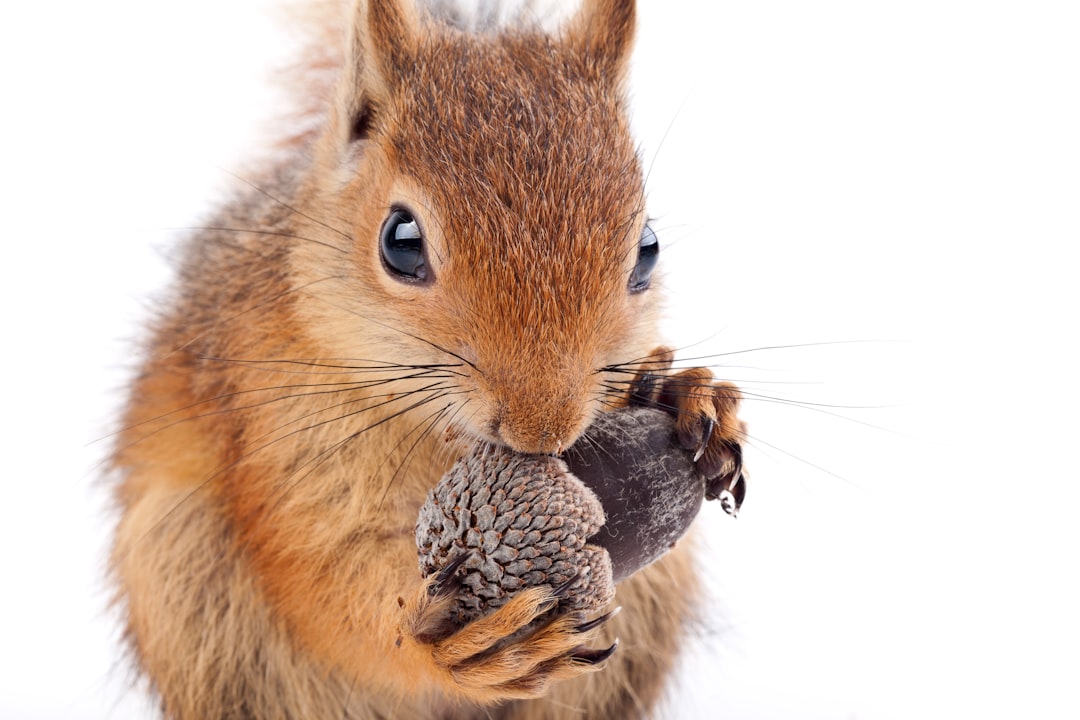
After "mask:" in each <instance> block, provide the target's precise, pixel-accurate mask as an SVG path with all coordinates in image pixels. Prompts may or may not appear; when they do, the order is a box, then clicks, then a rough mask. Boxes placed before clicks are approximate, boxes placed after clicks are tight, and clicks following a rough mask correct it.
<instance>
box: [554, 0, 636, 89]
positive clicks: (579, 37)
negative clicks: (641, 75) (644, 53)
mask: <svg viewBox="0 0 1080 720" xmlns="http://www.w3.org/2000/svg"><path fill="white" fill-rule="evenodd" d="M635 16H636V12H635V2H634V0H582V3H581V8H580V9H579V10H578V12H577V14H576V15H575V16H574V17H573V18H572V19H571V20H570V24H569V26H568V27H567V36H566V37H567V41H568V42H569V44H570V45H571V46H572V47H574V48H576V49H577V50H578V52H579V53H581V54H582V55H583V56H584V57H585V58H586V61H587V62H588V63H589V65H590V66H592V67H595V68H596V69H597V70H598V71H599V72H600V74H601V75H602V76H603V77H604V78H605V79H607V80H608V81H609V82H611V83H612V84H613V85H621V84H622V83H623V81H624V80H625V79H626V74H627V69H628V66H629V61H630V50H631V48H632V47H633V45H634V29H635Z"/></svg>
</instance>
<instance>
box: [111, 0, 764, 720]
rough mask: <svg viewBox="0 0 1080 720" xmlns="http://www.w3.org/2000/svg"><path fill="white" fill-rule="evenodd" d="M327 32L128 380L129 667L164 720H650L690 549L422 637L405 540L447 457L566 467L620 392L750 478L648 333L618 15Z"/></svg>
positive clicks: (668, 666) (735, 430) (389, 19)
mask: <svg viewBox="0 0 1080 720" xmlns="http://www.w3.org/2000/svg"><path fill="white" fill-rule="evenodd" d="M339 23H340V24H339V26H338V27H339V28H341V26H342V25H343V26H344V30H345V32H344V33H343V40H342V42H343V43H344V45H343V46H342V49H341V52H342V59H341V63H340V66H339V67H338V69H337V70H336V72H335V73H333V77H334V80H333V88H332V91H331V92H327V93H326V95H327V97H326V99H325V108H324V109H323V111H322V112H321V114H320V116H319V117H320V118H321V120H320V122H319V123H317V124H313V125H312V126H311V127H310V128H306V129H305V130H304V131H303V132H299V133H297V135H296V136H295V137H293V138H291V139H290V140H289V142H288V143H287V144H286V147H285V153H284V154H283V158H282V160H281V161H280V162H278V163H276V164H275V165H273V166H272V167H269V168H268V169H265V170H264V171H261V173H260V174H259V175H258V176H257V177H253V178H252V179H251V181H250V183H249V186H248V187H247V188H245V189H244V190H243V191H241V192H239V193H238V194H237V197H235V198H234V199H231V200H229V201H228V202H226V203H225V204H224V205H223V206H222V207H221V208H220V209H219V210H218V211H217V215H216V216H214V217H213V219H211V220H210V221H209V222H208V223H206V224H205V227H203V228H201V229H200V230H198V231H197V232H195V233H193V234H192V235H191V236H190V237H189V238H187V239H186V244H185V245H184V247H183V255H182V256H181V262H180V266H179V269H178V274H177V280H176V282H175V285H174V288H173V290H172V293H171V295H170V296H168V302H167V303H166V304H165V305H164V307H163V309H162V310H161V311H160V313H159V314H158V315H157V316H156V318H155V319H154V320H153V321H152V326H151V328H150V329H149V333H148V339H147V341H146V344H145V347H144V348H143V356H142V357H143V359H142V360H141V363H142V364H141V368H140V370H139V372H138V373H137V376H136V377H135V378H134V379H133V381H132V384H131V388H130V396H129V399H128V401H127V405H126V408H125V410H124V413H123V415H122V418H121V423H122V427H123V428H124V429H123V430H122V431H120V433H119V434H118V440H117V442H116V448H115V450H114V452H113V456H112V460H111V467H112V471H113V472H114V474H115V475H116V477H117V480H116V484H115V500H116V505H117V515H118V521H117V527H116V530H115V538H114V544H113V549H112V552H111V558H110V568H111V570H110V572H111V577H112V582H113V584H114V586H115V588H116V605H117V607H118V609H119V612H120V614H122V616H123V624H124V635H125V639H126V643H127V646H128V647H129V650H130V654H131V657H132V660H133V664H134V665H135V666H136V668H137V670H138V672H139V673H140V675H141V676H142V677H143V678H145V680H146V681H147V682H148V684H149V687H150V689H151V691H152V692H153V693H154V695H155V697H156V698H157V702H158V703H159V705H160V709H161V712H162V714H163V715H164V716H165V717H167V718H177V719H183V720H190V719H198V720H205V719H207V718H258V719H259V720H272V719H276V718H451V717H453V718H524V719H539V718H561V717H566V716H567V715H568V713H576V714H577V715H578V716H580V717H586V718H590V719H597V718H632V717H647V716H648V715H649V714H650V712H652V710H653V709H654V708H655V706H656V705H657V703H658V701H659V699H660V698H661V696H662V694H663V689H664V687H665V683H666V681H667V680H668V678H669V676H670V674H671V672H672V668H673V665H674V662H675V660H676V658H677V657H678V652H679V648H680V645H681V644H682V641H683V639H684V638H685V637H686V633H687V632H689V631H690V629H691V628H692V626H693V622H694V619H695V617H696V613H697V611H698V610H697V609H698V608H699V607H700V603H701V590H700V587H699V582H698V571H697V569H696V565H695V559H694V550H693V543H691V542H680V543H679V544H678V545H677V546H676V547H675V548H674V549H673V550H672V551H671V552H669V553H668V554H667V555H665V556H664V558H663V559H661V560H660V561H658V562H656V563H654V564H653V565H651V566H649V567H647V568H645V569H643V570H641V571H640V572H638V573H636V574H634V575H633V576H631V577H629V578H627V579H626V580H624V581H622V582H621V583H620V584H619V585H618V588H617V594H616V599H615V604H616V605H618V606H620V607H621V612H620V613H617V614H616V613H614V612H608V613H605V614H603V615H601V616H599V617H593V618H587V617H584V616H582V615H581V614H579V613H577V612H571V611H565V610H563V609H562V608H561V607H560V604H559V599H560V597H559V588H550V587H534V588H531V589H528V590H525V591H523V592H522V593H520V594H519V595H517V596H515V597H514V599H513V600H512V601H511V602H509V603H507V604H506V605H504V606H503V607H501V608H499V609H498V610H496V611H494V612H493V613H491V614H490V615H488V616H486V617H482V618H480V619H477V620H474V621H472V622H471V623H469V624H467V625H465V626H464V627H462V628H460V629H459V630H456V631H455V632H453V633H452V634H449V635H445V634H441V635H439V634H434V633H432V632H431V629H432V628H435V627H440V626H441V625H442V624H444V622H445V618H444V617H442V614H444V613H445V612H446V608H445V606H444V605H440V604H439V603H438V602H434V601H433V597H434V596H435V593H433V587H432V583H433V582H437V581H438V578H429V579H427V580H425V579H423V578H422V577H421V575H420V573H419V572H418V568H417V550H416V545H415V540H414V525H415V523H416V518H417V511H418V508H419V507H420V505H421V504H422V503H423V501H424V498H425V494H426V493H427V492H428V490H429V489H430V488H431V487H432V486H433V485H434V484H435V482H436V481H437V480H438V478H439V477H440V476H441V475H442V474H443V473H444V472H446V470H447V469H448V468H449V467H450V465H451V464H452V463H453V462H454V461H455V459H456V458H457V457H460V456H461V455H462V454H463V452H464V451H465V449H466V448H467V447H469V446H470V443H473V442H475V441H477V440H478V439H482V440H485V441H488V442H493V443H497V444H501V445H505V446H508V447H510V448H512V449H513V450H515V451H518V452H521V453H547V454H559V453H561V452H562V451H564V450H565V449H566V448H568V447H570V446H571V445H572V444H573V443H575V442H587V437H588V436H587V433H588V428H589V425H590V422H591V421H592V419H593V418H595V417H596V416H597V415H598V414H599V413H602V412H606V411H609V410H611V409H612V408H616V407H621V406H625V405H629V404H634V403H645V404H652V405H655V406H657V407H661V408H664V409H666V410H668V411H669V412H670V413H671V414H672V415H674V416H675V417H676V428H677V433H676V434H677V437H678V441H679V442H680V444H682V445H683V446H684V447H686V448H688V449H693V450H694V451H695V454H696V456H697V460H696V462H697V463H698V466H699V468H700V470H701V471H702V472H703V473H705V475H706V476H707V477H708V478H710V479H712V480H713V481H716V480H717V479H719V480H721V481H724V482H726V483H728V484H732V483H733V482H735V483H737V482H738V481H739V480H740V479H741V478H742V472H743V469H742V454H741V442H742V440H743V438H744V437H745V428H744V426H743V424H742V422H741V421H740V420H739V419H738V406H739V401H740V398H741V396H740V393H739V391H738V389H737V388H736V387H735V386H734V385H732V384H730V383H726V382H720V381H717V380H714V378H713V375H712V372H711V371H710V370H708V369H706V368H690V369H681V370H677V369H674V367H673V352H672V351H671V350H670V349H668V348H666V347H664V346H663V345H662V343H661V342H659V340H658V325H659V319H658V318H659V310H658V308H659V303H660V294H661V285H662V282H661V280H660V278H659V276H656V277H654V273H653V270H654V266H655V265H656V262H657V259H658V252H659V243H658V240H657V237H656V233H655V232H654V231H653V229H652V228H651V226H650V225H649V223H648V218H647V215H646V210H645V192H644V173H643V170H642V166H641V161H640V158H639V156H638V154H637V151H636V148H635V144H634V141H633V139H632V137H631V133H630V129H629V122H628V119H627V97H626V84H627V74H628V62H629V56H630V52H631V47H632V45H633V37H634V31H635V6H634V2H632V0H583V2H582V4H581V6H580V8H578V9H577V10H576V11H575V13H573V14H572V15H571V16H570V17H568V18H567V19H566V21H565V22H564V24H563V25H562V26H561V27H560V28H558V29H557V30H541V29H539V28H537V27H533V26H531V25H528V24H522V25H521V26H520V27H517V26H515V27H509V28H499V29H497V30H486V31H485V30H481V31H475V30H474V31H471V32H470V31H466V30H464V29H462V28H461V27H459V26H457V25H455V24H454V23H451V22H446V21H444V20H441V19H440V18H439V17H437V16H436V15H434V14H432V13H430V12H426V11H424V10H423V9H422V8H419V7H417V6H416V5H415V3H414V1H413V0H359V1H358V2H355V3H354V4H353V6H352V7H351V8H348V9H347V10H346V11H345V14H344V15H343V17H342V18H341V19H340V20H339ZM327 32H328V33H329V32H331V30H330V29H327ZM313 64H315V65H318V64H319V61H315V62H314V63H313ZM316 69H317V70H318V71H320V72H323V71H326V70H327V68H325V67H319V68H316ZM316 85H317V84H315V85H313V87H315V86H316ZM312 102H313V103H315V102H316V101H312ZM526 626H529V627H535V628H536V629H535V631H533V632H530V633H522V632H519V631H520V630H521V629H522V628H524V627H526ZM616 646H617V647H616Z"/></svg>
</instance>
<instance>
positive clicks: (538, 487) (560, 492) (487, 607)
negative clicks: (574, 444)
mask: <svg viewBox="0 0 1080 720" xmlns="http://www.w3.org/2000/svg"><path fill="white" fill-rule="evenodd" d="M603 523H604V509H603V507H602V506H601V504H600V501H599V500H598V499H597V497H596V495H595V494H594V493H593V492H592V491H591V490H589V489H588V488H587V487H585V486H584V485H583V484H582V483H581V481H580V480H578V479H577V478H576V477H574V476H573V475H571V474H570V473H569V472H567V469H566V464H565V463H564V462H563V461H562V460H559V459H558V458H555V457H550V456H547V455H521V454H518V453H515V452H513V451H511V450H509V449H507V448H504V447H498V446H495V445H489V444H486V443H481V444H478V445H477V446H476V447H475V448H474V450H473V452H471V453H470V454H468V455H466V456H465V457H464V458H462V459H461V460H459V461H458V462H457V463H456V464H455V465H454V466H453V467H452V468H451V469H450V470H449V471H448V472H447V473H446V475H444V476H443V478H442V480H440V481H439V483H438V485H436V486H435V488H434V489H433V490H431V491H430V492H429V493H428V497H427V502H426V503H425V504H424V506H423V507H422V508H421V509H420V516H419V519H418V521H417V525H416V545H417V548H418V551H419V559H420V570H421V572H422V573H423V575H424V577H427V576H428V575H431V574H432V573H435V572H438V571H439V570H440V569H441V568H442V567H444V566H445V565H446V564H447V563H449V562H451V561H453V560H455V559H457V558H458V557H459V556H461V555H463V554H465V555H467V558H466V559H465V560H464V562H463V563H462V565H461V569H460V570H458V574H459V576H460V579H461V582H462V588H461V591H460V592H459V593H458V595H457V597H456V598H455V603H456V604H455V608H454V612H455V614H456V616H457V617H456V619H457V621H458V622H459V623H460V624H462V625H464V624H465V623H467V622H469V621H471V620H474V619H476V618H478V617H481V616H483V615H486V614H487V613H489V612H491V611H492V610H495V609H496V608H498V607H500V606H501V605H503V604H504V603H505V602H506V601H507V600H508V599H509V598H510V596H511V595H512V594H513V593H514V592H515V591H516V590H519V589H520V588H523V587H526V586H538V585H550V586H552V587H560V586H563V585H566V584H568V583H569V586H568V591H567V592H566V593H565V595H566V598H567V599H566V601H565V602H564V607H566V608H567V609H572V610H593V609H598V608H601V607H603V606H604V605H606V604H607V603H608V602H610V600H611V598H612V597H613V596H614V594H615V584H614V582H613V581H612V579H611V561H610V559H609V558H608V555H607V552H606V551H604V550H603V549H601V548H599V547H596V546H591V545H589V546H587V545H586V543H585V541H586V539H587V538H589V537H591V536H592V535H595V534H596V532H597V530H599V529H600V526H601V525H603Z"/></svg>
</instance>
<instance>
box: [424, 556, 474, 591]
mask: <svg viewBox="0 0 1080 720" xmlns="http://www.w3.org/2000/svg"><path fill="white" fill-rule="evenodd" d="M468 559H469V553H467V552H464V553H461V554H460V555H458V556H457V557H456V558H454V559H453V560H451V561H450V562H448V563H446V565H444V566H443V567H442V569H441V570H439V572H438V573H436V575H435V579H434V580H432V581H431V584H430V585H428V594H429V595H431V596H432V597H448V596H450V595H453V594H455V593H456V592H457V591H458V589H459V588H460V587H461V580H460V579H458V578H456V577H454V575H455V573H457V571H458V568H459V567H461V566H462V565H463V564H464V563H465V561H466V560H468Z"/></svg>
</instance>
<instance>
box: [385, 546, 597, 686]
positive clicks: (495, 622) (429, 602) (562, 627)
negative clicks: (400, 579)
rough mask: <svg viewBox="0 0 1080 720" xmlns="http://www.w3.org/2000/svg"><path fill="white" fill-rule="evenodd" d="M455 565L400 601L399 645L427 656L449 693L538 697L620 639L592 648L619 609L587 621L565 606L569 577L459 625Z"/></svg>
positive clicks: (587, 668) (593, 663)
mask: <svg viewBox="0 0 1080 720" xmlns="http://www.w3.org/2000/svg"><path fill="white" fill-rule="evenodd" d="M456 570H457V565H456V564H454V563H451V564H449V565H447V567H446V568H444V569H443V571H440V572H439V573H437V574H436V575H433V576H431V577H430V578H429V579H428V581H427V582H426V583H425V585H424V586H423V587H422V588H421V589H420V592H419V593H418V594H417V596H416V597H415V598H413V600H412V601H411V602H406V601H405V600H399V604H400V605H401V607H402V611H403V616H402V622H401V627H400V634H399V637H398V645H399V646H401V645H402V644H405V643H407V644H409V645H410V646H411V647H412V648H413V649H414V650H417V651H419V652H420V653H422V654H423V655H425V656H426V657H427V658H428V659H429V661H430V663H431V665H432V666H433V668H434V670H435V673H436V675H437V676H438V677H440V678H441V679H442V681H443V684H444V686H445V687H446V689H447V691H448V692H450V693H451V694H456V695H459V696H461V697H463V698H464V699H467V700H469V701H471V702H475V703H482V704H489V703H496V702H499V701H502V700H508V699H527V698H535V697H538V696H540V695H542V694H543V693H544V692H545V691H546V690H547V688H548V687H549V686H550V684H551V683H553V682H555V681H557V680H562V679H566V678H572V677H576V676H578V675H582V674H584V673H588V672H592V671H594V670H597V669H598V668H599V666H600V664H601V663H603V662H604V660H606V659H607V658H608V657H610V656H611V654H612V653H613V652H615V648H616V647H617V645H618V641H617V640H616V641H615V643H614V644H612V645H611V646H610V647H607V648H604V649H591V648H589V644H590V641H592V640H594V639H595V636H596V634H597V631H598V630H599V628H600V627H602V626H603V625H604V624H605V623H606V622H607V620H608V619H610V618H611V617H612V616H613V615H614V614H615V613H614V612H610V613H607V614H605V615H602V616H600V617H599V618H596V619H595V620H591V621H587V620H586V619H585V616H584V614H583V613H581V612H579V611H566V610H565V609H564V608H565V601H566V599H567V595H568V593H569V589H570V586H571V583H567V584H565V585H562V586H559V587H556V588H551V587H533V588H528V589H526V590H523V591H521V592H519V593H517V594H515V595H514V596H513V597H512V598H511V599H510V600H509V601H508V602H507V603H506V604H505V605H503V606H501V607H500V608H498V609H497V610H495V611H493V612H491V613H490V614H488V615H485V616H483V617H480V618H478V619H476V620H473V621H472V622H470V623H468V624H466V625H464V626H463V627H458V626H457V624H456V619H455V618H456V614H455V612H454V609H453V605H454V603H453V600H454V596H455V594H456V593H457V592H458V590H459V589H460V583H459V582H458V581H457V579H456V577H455V572H456Z"/></svg>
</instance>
